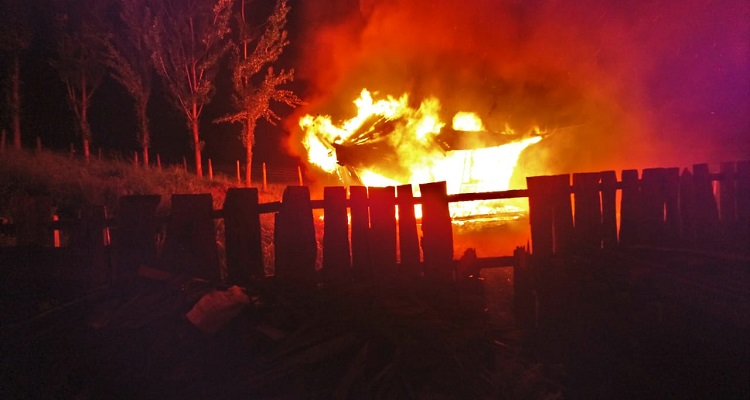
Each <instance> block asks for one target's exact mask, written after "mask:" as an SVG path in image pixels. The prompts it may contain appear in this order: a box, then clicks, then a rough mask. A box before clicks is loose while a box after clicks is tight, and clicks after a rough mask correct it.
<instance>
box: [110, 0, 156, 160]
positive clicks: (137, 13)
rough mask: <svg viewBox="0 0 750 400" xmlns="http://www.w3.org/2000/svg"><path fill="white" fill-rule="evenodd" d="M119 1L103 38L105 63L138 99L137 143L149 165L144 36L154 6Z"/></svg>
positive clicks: (148, 56)
mask: <svg viewBox="0 0 750 400" xmlns="http://www.w3.org/2000/svg"><path fill="white" fill-rule="evenodd" d="M119 5H120V13H119V19H118V20H117V21H116V23H115V26H114V27H113V29H112V31H111V32H110V34H109V35H107V36H106V37H105V38H104V41H103V43H104V47H105V57H104V63H105V64H106V65H107V66H108V67H109V72H110V76H111V77H112V78H113V79H114V80H115V81H117V82H118V83H120V84H121V85H122V86H123V87H124V88H125V89H126V90H127V92H128V94H129V95H130V97H132V98H133V101H134V102H135V115H136V119H137V123H138V127H137V136H138V144H139V145H140V147H141V152H142V155H143V163H144V165H148V163H149V154H148V149H149V147H150V146H151V130H150V129H149V119H148V113H147V111H148V102H149V99H150V98H151V83H152V76H153V68H152V64H151V53H150V51H149V50H148V48H147V47H146V39H145V37H146V34H147V33H148V32H149V28H150V27H151V21H152V16H151V10H150V9H149V8H148V7H147V2H146V1H145V0H121V1H120V2H119Z"/></svg>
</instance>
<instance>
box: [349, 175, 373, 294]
mask: <svg viewBox="0 0 750 400" xmlns="http://www.w3.org/2000/svg"><path fill="white" fill-rule="evenodd" d="M349 207H350V209H351V215H352V278H353V279H354V280H355V281H356V282H367V281H370V280H371V279H372V267H371V264H370V246H369V236H370V235H369V232H370V214H369V207H368V200H367V188H366V187H364V186H350V187H349Z"/></svg>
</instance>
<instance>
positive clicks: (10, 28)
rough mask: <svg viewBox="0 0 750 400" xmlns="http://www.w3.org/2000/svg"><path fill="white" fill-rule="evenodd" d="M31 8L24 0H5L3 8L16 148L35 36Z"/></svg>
mask: <svg viewBox="0 0 750 400" xmlns="http://www.w3.org/2000/svg"><path fill="white" fill-rule="evenodd" d="M28 7H29V5H28V2H26V1H22V0H2V1H0V9H2V10H4V11H3V12H2V13H0V51H2V53H3V54H4V57H3V58H4V59H5V60H6V61H7V64H6V65H5V66H4V67H6V68H7V74H6V75H5V76H6V77H7V80H6V82H5V83H7V92H6V93H7V99H8V108H9V111H10V115H9V117H10V123H11V130H12V131H13V147H15V148H16V149H20V148H21V58H22V56H23V54H24V53H25V52H26V51H27V50H28V48H29V45H30V44H31V39H32V37H33V30H32V29H31V24H29V14H28V12H29V9H28Z"/></svg>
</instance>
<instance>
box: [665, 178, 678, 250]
mask: <svg viewBox="0 0 750 400" xmlns="http://www.w3.org/2000/svg"><path fill="white" fill-rule="evenodd" d="M664 215H665V216H664V243H665V244H667V245H670V246H673V245H676V244H677V243H678V242H679V240H680V229H681V224H682V222H681V215H680V169H679V168H677V167H675V168H667V169H665V170H664Z"/></svg>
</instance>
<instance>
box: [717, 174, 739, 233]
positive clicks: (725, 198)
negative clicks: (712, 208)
mask: <svg viewBox="0 0 750 400" xmlns="http://www.w3.org/2000/svg"><path fill="white" fill-rule="evenodd" d="M720 172H721V180H720V181H719V211H720V215H719V217H720V219H721V223H722V225H723V226H724V227H727V228H728V227H731V226H732V225H733V224H734V223H735V221H737V196H736V194H737V190H736V187H737V186H736V183H737V180H736V179H735V176H734V175H735V166H734V163H731V162H725V163H721V166H720Z"/></svg>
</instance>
